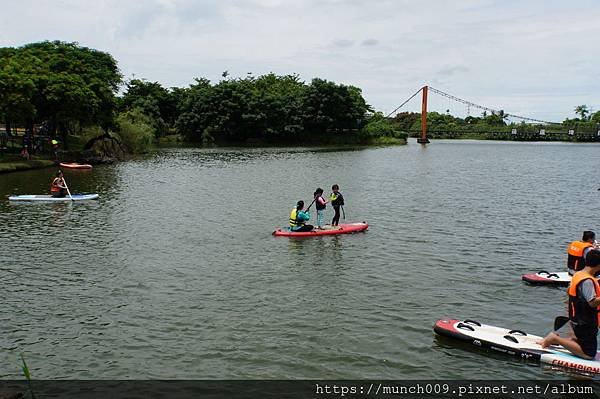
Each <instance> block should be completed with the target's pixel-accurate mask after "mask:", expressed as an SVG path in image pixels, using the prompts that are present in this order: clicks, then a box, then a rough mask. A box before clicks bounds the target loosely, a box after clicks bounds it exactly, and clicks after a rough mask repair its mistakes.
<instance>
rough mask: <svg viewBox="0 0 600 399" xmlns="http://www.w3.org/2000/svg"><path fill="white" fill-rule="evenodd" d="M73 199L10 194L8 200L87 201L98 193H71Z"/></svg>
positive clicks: (94, 197) (96, 196)
mask: <svg viewBox="0 0 600 399" xmlns="http://www.w3.org/2000/svg"><path fill="white" fill-rule="evenodd" d="M72 197H73V199H72V200H71V197H69V196H68V195H67V196H66V197H53V196H51V195H11V196H10V197H8V200H9V201H40V202H70V201H87V200H93V199H96V198H98V194H73V195H72Z"/></svg>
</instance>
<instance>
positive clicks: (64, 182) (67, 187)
mask: <svg viewBox="0 0 600 399" xmlns="http://www.w3.org/2000/svg"><path fill="white" fill-rule="evenodd" d="M62 181H63V184H64V185H65V188H66V189H67V194H69V198H71V201H75V200H74V199H73V196H72V195H71V192H70V191H69V186H67V181H66V180H65V177H64V176H63V178H62Z"/></svg>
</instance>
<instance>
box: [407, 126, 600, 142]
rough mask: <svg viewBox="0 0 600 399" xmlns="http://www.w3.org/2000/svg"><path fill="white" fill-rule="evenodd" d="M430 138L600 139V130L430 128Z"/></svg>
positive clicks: (416, 134)
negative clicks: (465, 129)
mask: <svg viewBox="0 0 600 399" xmlns="http://www.w3.org/2000/svg"><path fill="white" fill-rule="evenodd" d="M420 134H421V130H416V129H411V130H409V135H410V136H411V137H417V136H419V135H420ZM427 136H428V137H429V138H433V139H435V138H438V139H440V138H448V139H457V138H464V137H483V138H486V139H493V140H515V141H586V142H588V141H600V130H599V131H585V132H577V131H574V130H569V131H548V130H545V129H540V130H538V131H537V132H522V131H521V132H520V131H519V130H518V129H516V130H514V129H513V130H511V131H506V130H504V131H485V132H476V131H458V130H428V131H427Z"/></svg>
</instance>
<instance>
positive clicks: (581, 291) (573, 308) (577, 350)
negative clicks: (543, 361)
mask: <svg viewBox="0 0 600 399" xmlns="http://www.w3.org/2000/svg"><path fill="white" fill-rule="evenodd" d="M585 265H586V266H585V267H584V268H583V270H580V271H578V272H577V273H575V274H574V275H573V278H572V279H571V284H570V285H569V289H568V290H567V293H568V294H569V305H568V306H569V308H568V310H569V321H570V322H571V327H572V329H573V333H574V334H575V338H563V337H561V336H559V335H558V334H557V333H556V332H551V333H550V334H548V335H547V336H546V337H545V338H544V339H543V340H542V341H541V342H538V343H539V344H540V345H541V346H542V348H547V347H549V346H550V345H562V346H563V347H564V348H565V349H567V350H569V352H571V353H573V354H574V355H575V356H579V357H581V358H583V359H588V360H591V359H594V358H595V357H596V352H597V350H598V339H597V334H598V318H600V314H599V313H598V310H599V309H600V285H599V284H598V280H596V278H595V277H594V275H595V274H597V273H599V272H600V252H599V251H598V250H595V249H593V250H591V251H589V252H588V253H587V255H586V257H585Z"/></svg>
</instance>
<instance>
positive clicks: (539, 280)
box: [521, 270, 571, 285]
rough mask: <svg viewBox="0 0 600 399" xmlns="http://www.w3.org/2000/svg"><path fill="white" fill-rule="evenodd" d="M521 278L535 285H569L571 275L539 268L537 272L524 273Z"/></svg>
mask: <svg viewBox="0 0 600 399" xmlns="http://www.w3.org/2000/svg"><path fill="white" fill-rule="evenodd" d="M521 278H522V279H523V281H526V282H528V283H529V284H536V285H544V284H546V285H569V284H570V283H571V275H570V274H569V273H568V272H554V273H549V272H547V271H545V270H541V271H539V272H537V273H531V274H524V275H523V276H522V277H521Z"/></svg>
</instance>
